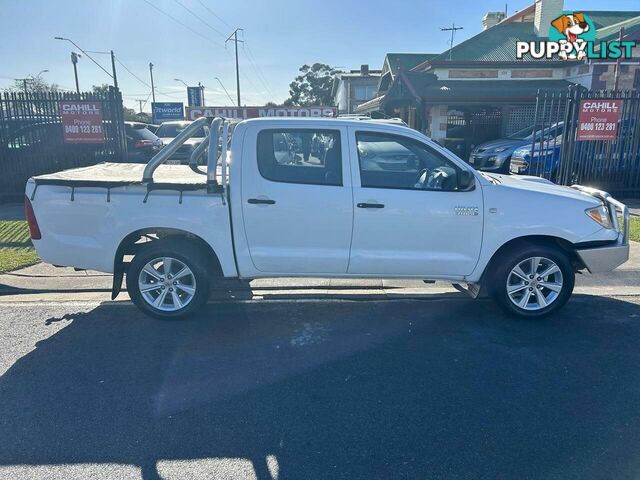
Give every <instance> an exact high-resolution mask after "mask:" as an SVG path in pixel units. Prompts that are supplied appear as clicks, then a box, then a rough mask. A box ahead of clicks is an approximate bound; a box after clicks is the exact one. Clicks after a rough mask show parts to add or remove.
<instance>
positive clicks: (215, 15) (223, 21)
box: [198, 0, 233, 29]
mask: <svg viewBox="0 0 640 480" xmlns="http://www.w3.org/2000/svg"><path fill="white" fill-rule="evenodd" d="M198 3H199V4H200V5H202V6H203V7H204V8H206V9H207V10H208V11H209V13H210V14H211V15H213V16H214V17H216V18H217V19H218V20H220V21H221V22H222V23H224V24H225V26H226V27H227V28H229V29H232V28H233V27H232V26H231V25H229V24H228V23H227V22H225V20H224V18H222V17H221V16H220V15H218V14H217V13H216V12H214V11H213V10H211V9H210V8H209V7H207V5H206V4H205V3H204V2H202V0H198Z"/></svg>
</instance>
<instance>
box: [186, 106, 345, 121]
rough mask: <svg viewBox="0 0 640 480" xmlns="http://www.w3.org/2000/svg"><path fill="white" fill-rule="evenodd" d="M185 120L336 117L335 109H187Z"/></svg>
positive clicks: (336, 110)
mask: <svg viewBox="0 0 640 480" xmlns="http://www.w3.org/2000/svg"><path fill="white" fill-rule="evenodd" d="M186 111H187V112H186V113H187V120H195V119H196V118H198V117H224V118H239V119H245V118H258V117H337V116H338V108H337V107H318V106H311V107H187V108H186Z"/></svg>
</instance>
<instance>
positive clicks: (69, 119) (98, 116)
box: [58, 102, 104, 144]
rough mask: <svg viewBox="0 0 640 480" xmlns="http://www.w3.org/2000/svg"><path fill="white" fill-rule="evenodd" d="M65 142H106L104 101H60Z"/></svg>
mask: <svg viewBox="0 0 640 480" xmlns="http://www.w3.org/2000/svg"><path fill="white" fill-rule="evenodd" d="M58 106H59V108H60V117H61V118H62V138H63V139H64V143H83V144H88V143H104V130H103V129H102V102H59V104H58Z"/></svg>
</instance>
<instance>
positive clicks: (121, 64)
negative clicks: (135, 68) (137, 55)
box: [116, 57, 151, 88]
mask: <svg viewBox="0 0 640 480" xmlns="http://www.w3.org/2000/svg"><path fill="white" fill-rule="evenodd" d="M116 62H118V63H119V64H120V66H121V67H122V68H124V69H125V70H126V71H127V72H129V75H131V76H132V77H133V78H135V79H136V80H138V81H139V82H140V83H142V84H143V85H144V86H145V87H149V88H151V85H149V84H148V83H147V82H145V81H144V80H142V79H141V78H140V77H139V76H138V75H136V74H135V73H133V72H132V71H131V70H129V69H128V68H127V66H126V65H125V64H124V63H122V62H121V61H120V59H119V58H118V57H116Z"/></svg>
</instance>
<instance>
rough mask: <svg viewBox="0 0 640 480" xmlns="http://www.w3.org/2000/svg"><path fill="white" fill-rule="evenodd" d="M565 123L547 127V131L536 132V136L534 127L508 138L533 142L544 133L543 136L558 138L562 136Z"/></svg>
mask: <svg viewBox="0 0 640 480" xmlns="http://www.w3.org/2000/svg"><path fill="white" fill-rule="evenodd" d="M563 126H564V123H563V122H558V123H554V124H553V125H551V126H549V127H546V128H545V129H541V130H536V131H535V134H534V130H533V128H534V127H527V128H523V129H522V130H519V131H517V132H516V133H514V134H512V135H510V136H508V137H507V138H511V139H513V140H532V139H533V138H534V137H538V138H539V137H540V134H541V133H542V135H543V136H545V137H546V136H553V137H555V136H557V135H561V134H562V129H563Z"/></svg>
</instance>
